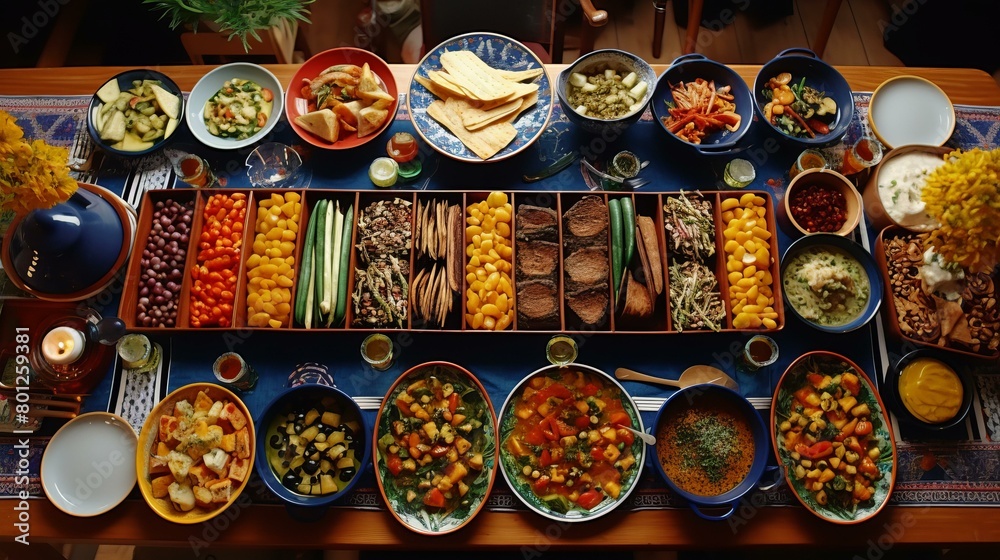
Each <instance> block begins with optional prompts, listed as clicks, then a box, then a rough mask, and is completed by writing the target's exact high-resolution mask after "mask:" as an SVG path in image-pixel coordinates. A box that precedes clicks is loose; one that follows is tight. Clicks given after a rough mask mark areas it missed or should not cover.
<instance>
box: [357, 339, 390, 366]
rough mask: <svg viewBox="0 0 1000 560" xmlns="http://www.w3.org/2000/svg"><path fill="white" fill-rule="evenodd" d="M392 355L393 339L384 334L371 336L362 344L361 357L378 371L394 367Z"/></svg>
mask: <svg viewBox="0 0 1000 560" xmlns="http://www.w3.org/2000/svg"><path fill="white" fill-rule="evenodd" d="M392 354H393V352H392V339H391V338H389V337H388V336H386V335H384V334H380V333H375V334H370V335H368V336H367V337H365V340H364V341H363V342H362V343H361V357H362V358H364V360H365V361H366V362H368V365H370V366H372V368H374V369H376V370H378V371H385V370H387V369H389V368H390V367H392V357H393V356H392Z"/></svg>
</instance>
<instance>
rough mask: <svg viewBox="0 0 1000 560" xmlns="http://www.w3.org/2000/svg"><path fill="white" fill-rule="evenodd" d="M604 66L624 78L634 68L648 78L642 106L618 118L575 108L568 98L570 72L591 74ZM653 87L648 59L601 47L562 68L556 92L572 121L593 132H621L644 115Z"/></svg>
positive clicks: (654, 74)
mask: <svg viewBox="0 0 1000 560" xmlns="http://www.w3.org/2000/svg"><path fill="white" fill-rule="evenodd" d="M604 68H612V69H614V70H616V71H617V72H618V74H619V75H621V76H622V77H623V78H624V77H625V76H627V75H628V74H629V72H635V73H636V75H637V76H638V77H639V80H642V81H645V82H646V93H645V94H644V95H643V97H642V99H641V100H639V101H640V103H641V106H640V107H639V108H637V109H636V110H634V111H631V112H630V113H628V114H625V115H622V116H621V117H618V118H615V119H602V118H598V117H593V116H589V115H581V114H580V113H577V112H576V108H575V107H573V106H572V104H570V102H569V91H568V89H569V78H570V76H571V75H573V74H574V73H577V72H579V73H582V74H592V73H594V72H597V71H599V70H602V69H604ZM654 87H656V72H655V71H654V70H653V67H652V66H650V65H649V63H647V62H646V61H645V60H643V59H642V58H639V57H638V56H636V55H634V54H632V53H628V52H625V51H620V50H618V49H602V50H598V51H593V52H590V53H587V54H585V55H583V56H581V57H580V58H578V59H576V61H574V62H573V63H572V64H570V65H569V67H567V68H566V69H565V70H563V71H562V72H560V73H559V78H558V80H557V84H556V93H557V94H558V96H559V105H561V106H562V110H563V114H565V115H566V118H568V119H569V120H570V122H572V123H573V124H575V125H577V126H579V127H580V128H582V129H583V130H586V131H587V132H590V133H592V134H602V133H609V134H621V133H623V132H625V129H627V128H628V127H630V126H632V125H633V124H635V122H636V121H638V120H639V118H640V117H642V114H643V113H644V112H645V110H646V106H647V105H649V100H650V99H652V97H653V88H654Z"/></svg>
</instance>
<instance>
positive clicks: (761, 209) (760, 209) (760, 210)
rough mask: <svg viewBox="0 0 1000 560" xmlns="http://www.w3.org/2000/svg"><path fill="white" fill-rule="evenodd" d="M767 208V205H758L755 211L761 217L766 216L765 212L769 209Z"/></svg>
mask: <svg viewBox="0 0 1000 560" xmlns="http://www.w3.org/2000/svg"><path fill="white" fill-rule="evenodd" d="M765 208H766V207H764V206H758V207H757V209H756V210H755V212H756V213H757V216H758V217H760V218H763V217H764V214H766V213H767V210H766V209H765Z"/></svg>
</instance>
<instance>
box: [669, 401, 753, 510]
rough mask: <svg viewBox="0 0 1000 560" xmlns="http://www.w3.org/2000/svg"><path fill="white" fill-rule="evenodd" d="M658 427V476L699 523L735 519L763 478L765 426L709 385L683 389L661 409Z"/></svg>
mask: <svg viewBox="0 0 1000 560" xmlns="http://www.w3.org/2000/svg"><path fill="white" fill-rule="evenodd" d="M655 426H656V461H655V463H654V464H655V465H656V469H657V471H658V472H659V473H660V476H662V477H663V479H664V480H665V481H666V483H667V485H668V486H669V487H670V488H671V489H672V490H674V491H675V492H677V493H678V494H680V495H681V496H682V497H683V498H684V499H685V500H687V502H688V504H689V505H690V506H691V508H692V509H693V510H694V511H695V513H697V514H698V515H699V516H701V517H704V518H706V519H725V518H727V517H729V516H730V515H732V513H733V511H735V507H736V504H738V503H739V501H740V499H741V498H742V497H743V495H744V494H746V493H747V492H749V491H750V490H751V489H753V488H754V487H755V486H757V484H758V482H759V481H760V478H761V475H762V474H763V473H764V469H765V463H766V462H767V436H766V434H765V431H764V421H763V420H762V419H761V417H760V415H759V414H758V413H757V411H756V410H755V409H754V408H753V405H751V404H750V402H749V401H747V400H746V399H745V398H744V397H742V396H740V394H739V393H737V392H735V391H733V390H731V389H728V388H726V387H723V386H721V385H710V384H704V385H694V386H691V387H688V388H686V389H682V390H680V391H678V392H676V393H674V394H673V395H672V396H671V397H670V398H668V399H667V400H666V402H664V403H663V406H662V407H661V408H660V411H659V412H658V413H657V416H656V422H655ZM715 508H722V509H721V510H720V511H712V510H714V509H715ZM704 510H709V511H704Z"/></svg>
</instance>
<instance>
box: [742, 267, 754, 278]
mask: <svg viewBox="0 0 1000 560" xmlns="http://www.w3.org/2000/svg"><path fill="white" fill-rule="evenodd" d="M756 276H757V267H756V266H754V265H750V266H748V267H746V268H744V269H743V277H744V278H753V277H756Z"/></svg>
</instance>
